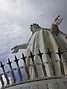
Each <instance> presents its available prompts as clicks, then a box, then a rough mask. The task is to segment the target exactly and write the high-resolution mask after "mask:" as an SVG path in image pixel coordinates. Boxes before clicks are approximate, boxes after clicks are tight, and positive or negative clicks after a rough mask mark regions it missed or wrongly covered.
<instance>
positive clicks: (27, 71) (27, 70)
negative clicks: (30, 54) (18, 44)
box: [21, 53, 30, 79]
mask: <svg viewBox="0 0 67 89" xmlns="http://www.w3.org/2000/svg"><path fill="white" fill-rule="evenodd" d="M21 59H22V60H23V61H24V65H25V71H26V73H27V78H28V79H30V74H29V69H28V66H27V64H26V57H25V56H24V54H23V53H22V58H21Z"/></svg>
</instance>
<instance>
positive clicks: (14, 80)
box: [7, 58, 16, 83]
mask: <svg viewBox="0 0 67 89" xmlns="http://www.w3.org/2000/svg"><path fill="white" fill-rule="evenodd" d="M11 63H12V62H11V61H10V60H9V58H8V63H7V64H8V65H9V67H10V70H11V75H12V77H13V82H14V83H16V78H15V75H14V72H13V69H12V66H11Z"/></svg>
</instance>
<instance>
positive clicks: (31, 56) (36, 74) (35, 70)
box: [29, 51, 38, 78]
mask: <svg viewBox="0 0 67 89" xmlns="http://www.w3.org/2000/svg"><path fill="white" fill-rule="evenodd" d="M34 56H35V55H33V53H32V52H31V51H30V56H29V57H30V58H31V59H32V62H33V68H34V72H35V76H36V77H37V78H38V72H37V68H36V65H35V63H34Z"/></svg>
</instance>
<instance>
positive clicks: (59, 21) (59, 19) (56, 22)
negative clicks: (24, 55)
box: [52, 15, 63, 25]
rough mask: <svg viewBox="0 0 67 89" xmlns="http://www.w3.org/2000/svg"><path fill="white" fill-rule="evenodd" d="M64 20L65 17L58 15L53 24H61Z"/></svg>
mask: <svg viewBox="0 0 67 89" xmlns="http://www.w3.org/2000/svg"><path fill="white" fill-rule="evenodd" d="M62 20H63V18H62V17H61V16H60V15H58V16H57V17H56V18H55V19H54V20H53V22H52V24H54V25H60V23H61V22H62Z"/></svg>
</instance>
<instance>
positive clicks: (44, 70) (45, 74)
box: [37, 50, 47, 76]
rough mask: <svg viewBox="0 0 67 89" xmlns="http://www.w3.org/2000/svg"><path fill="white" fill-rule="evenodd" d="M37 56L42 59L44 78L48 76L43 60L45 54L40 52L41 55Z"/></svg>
mask: <svg viewBox="0 0 67 89" xmlns="http://www.w3.org/2000/svg"><path fill="white" fill-rule="evenodd" d="M37 55H38V56H39V57H40V59H41V63H42V69H43V72H44V76H47V73H46V69H45V65H44V63H43V59H42V55H43V53H41V51H40V50H39V54H37Z"/></svg>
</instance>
